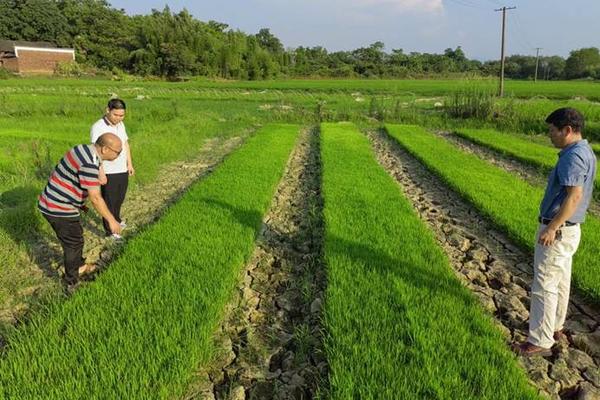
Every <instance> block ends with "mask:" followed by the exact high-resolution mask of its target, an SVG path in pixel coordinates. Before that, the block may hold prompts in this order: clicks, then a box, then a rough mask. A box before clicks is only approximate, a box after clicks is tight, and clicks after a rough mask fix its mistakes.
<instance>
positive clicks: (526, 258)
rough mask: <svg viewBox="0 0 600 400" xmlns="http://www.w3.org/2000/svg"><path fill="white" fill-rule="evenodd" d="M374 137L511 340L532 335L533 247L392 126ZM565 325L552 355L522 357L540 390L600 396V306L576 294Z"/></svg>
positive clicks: (380, 154) (561, 395)
mask: <svg viewBox="0 0 600 400" xmlns="http://www.w3.org/2000/svg"><path fill="white" fill-rule="evenodd" d="M369 137H370V139H371V141H372V143H373V147H374V149H375V154H376V156H377V159H378V161H379V162H380V164H381V165H382V166H383V167H384V168H385V169H386V170H387V171H388V173H389V174H390V175H391V176H392V177H393V178H394V179H395V180H396V181H397V182H398V184H399V185H400V187H401V188H402V190H403V193H404V195H405V196H406V197H407V198H408V199H409V200H410V201H411V203H412V204H413V207H414V208H415V211H416V212H417V213H418V214H419V216H420V217H421V219H422V220H423V221H424V222H425V223H427V224H428V225H429V227H430V228H431V229H432V231H433V232H434V234H435V237H436V239H437V241H438V243H439V244H440V246H441V247H442V248H443V249H444V251H445V252H446V254H447V255H448V258H449V260H450V262H451V265H452V267H453V268H454V271H455V273H456V276H457V277H458V278H459V279H460V280H461V281H462V282H463V284H464V285H465V286H467V287H468V288H469V289H471V291H472V292H473V294H474V295H475V296H476V297H477V298H478V299H479V300H480V302H481V305H482V307H483V308H484V309H485V310H486V311H487V312H489V313H490V314H492V315H493V316H494V318H495V321H496V322H497V327H498V329H499V330H500V331H501V332H502V333H503V335H504V336H505V338H506V341H507V344H509V343H511V342H513V341H519V342H520V341H523V340H525V339H526V337H527V321H528V318H529V302H530V289H531V288H530V284H531V282H532V279H533V265H532V264H533V255H532V254H528V253H526V252H524V251H522V250H521V249H520V248H518V247H517V246H515V245H514V244H513V243H511V241H510V240H509V239H508V238H507V237H506V235H504V234H503V233H501V232H499V231H498V230H497V229H496V228H495V227H494V225H493V223H492V222H491V221H488V220H487V219H486V218H484V217H483V216H482V215H481V214H480V213H479V212H477V210H475V209H474V208H473V207H472V206H470V205H469V204H468V203H467V202H466V201H465V200H463V199H462V198H461V197H460V196H459V195H458V194H457V193H455V192H453V191H452V190H451V189H450V188H449V187H448V186H447V185H445V184H444V183H443V182H442V181H441V179H439V178H438V177H436V176H435V175H434V174H432V173H430V172H429V171H428V170H427V169H426V168H425V167H424V166H423V165H422V164H421V163H419V161H418V160H416V159H415V158H414V157H412V156H411V155H410V154H408V153H407V152H406V151H405V150H403V149H402V148H401V147H400V146H399V145H397V143H395V142H394V141H393V139H391V138H389V136H388V135H387V134H386V133H385V132H381V131H380V132H370V133H369ZM532 223H535V221H533V222H532ZM565 328H566V330H567V332H568V335H567V338H566V339H563V340H561V341H560V342H559V343H558V344H557V345H556V346H555V347H554V348H553V354H552V356H551V357H546V358H542V357H534V358H532V359H521V362H522V365H523V367H524V368H525V369H526V370H527V372H528V374H529V378H530V380H531V381H532V383H533V384H534V385H535V386H536V387H537V388H538V389H539V391H540V393H541V394H543V395H546V396H548V397H550V398H552V399H600V379H599V378H600V376H599V375H600V309H599V308H598V307H596V306H593V305H590V304H589V303H587V302H585V301H584V300H583V299H582V298H581V297H579V296H577V294H572V295H571V302H570V306H569V313H568V316H567V321H566V324H565Z"/></svg>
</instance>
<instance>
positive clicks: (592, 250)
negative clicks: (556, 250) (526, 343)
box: [387, 125, 600, 303]
mask: <svg viewBox="0 0 600 400" xmlns="http://www.w3.org/2000/svg"><path fill="white" fill-rule="evenodd" d="M387 128H388V131H389V133H390V135H391V136H392V137H394V138H395V139H396V140H397V141H398V142H399V143H400V144H401V145H402V146H403V147H405V148H406V149H407V150H408V151H409V152H410V153H411V154H412V155H413V156H415V157H416V158H417V159H419V160H420V161H421V162H423V164H425V165H426V166H427V167H428V168H429V169H431V170H432V171H433V172H435V173H436V174H437V175H439V176H440V178H442V179H443V180H444V181H445V182H446V183H447V184H448V185H450V186H451V187H452V188H453V189H454V190H456V191H457V192H458V193H459V194H460V195H462V196H463V197H464V198H465V199H466V200H467V201H469V202H471V203H472V204H473V205H474V206H475V207H476V208H478V209H479V210H480V211H481V212H482V213H483V214H484V215H486V216H487V217H489V218H490V219H491V220H492V221H493V222H494V223H495V224H496V225H497V226H498V227H499V228H500V229H502V230H504V231H505V232H506V233H507V234H508V236H509V237H511V238H512V239H513V240H515V242H516V243H519V244H520V245H521V246H522V247H523V248H526V249H528V250H529V251H533V245H534V243H533V238H534V237H535V233H536V230H537V227H538V223H537V217H538V214H539V204H540V202H541V200H542V197H543V195H544V189H543V188H540V187H535V186H532V185H530V184H528V183H526V182H525V181H523V180H522V179H520V178H518V177H517V176H515V175H514V174H511V173H509V172H507V171H504V170H501V169H499V168H496V167H494V166H492V165H491V164H489V163H487V162H486V161H484V160H482V159H480V158H478V157H477V156H475V155H473V154H467V153H464V152H462V151H460V150H459V149H458V148H456V147H454V146H453V145H451V144H450V143H448V142H446V141H445V140H444V139H442V138H440V137H436V136H435V135H433V134H431V133H428V132H426V131H425V130H424V129H423V128H421V127H418V126H406V125H387ZM554 159H555V160H556V158H554ZM582 231H583V234H582V240H581V245H580V247H579V250H578V251H577V254H576V255H575V260H574V264H573V265H574V266H573V280H574V282H575V285H576V286H577V287H578V289H580V291H581V293H583V294H585V295H587V296H588V297H589V298H590V299H592V300H593V301H594V302H596V303H600V275H598V268H600V261H599V260H598V256H597V255H598V252H599V251H600V220H599V219H598V218H596V217H593V216H588V217H587V218H586V222H585V223H584V224H583V225H582Z"/></svg>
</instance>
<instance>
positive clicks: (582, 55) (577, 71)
mask: <svg viewBox="0 0 600 400" xmlns="http://www.w3.org/2000/svg"><path fill="white" fill-rule="evenodd" d="M565 75H566V78H568V79H576V78H588V77H589V78H600V50H598V48H596V47H589V48H585V49H579V50H573V51H572V52H571V54H570V55H569V58H567V62H566V65H565Z"/></svg>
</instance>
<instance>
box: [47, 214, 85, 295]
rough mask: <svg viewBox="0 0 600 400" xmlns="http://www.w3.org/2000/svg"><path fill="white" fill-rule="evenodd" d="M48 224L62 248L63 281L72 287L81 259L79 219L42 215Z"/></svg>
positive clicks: (83, 261)
mask: <svg viewBox="0 0 600 400" xmlns="http://www.w3.org/2000/svg"><path fill="white" fill-rule="evenodd" d="M42 215H43V216H44V218H46V220H47V221H48V222H49V223H50V226H51V227H52V229H54V232H56V236H57V237H58V240H59V241H60V244H61V245H62V248H63V253H64V257H65V260H64V262H65V281H66V282H67V284H69V285H72V284H74V283H77V281H78V280H79V267H81V266H82V265H84V264H85V259H84V258H83V228H82V226H81V222H80V220H79V217H53V216H51V215H46V214H42Z"/></svg>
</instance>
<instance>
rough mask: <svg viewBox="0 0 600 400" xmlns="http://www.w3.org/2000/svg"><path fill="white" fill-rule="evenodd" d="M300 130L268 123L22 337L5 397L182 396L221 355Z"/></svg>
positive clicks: (15, 344)
mask: <svg viewBox="0 0 600 400" xmlns="http://www.w3.org/2000/svg"><path fill="white" fill-rule="evenodd" d="M298 130H299V127H298V126H294V125H273V126H268V127H265V128H264V129H263V130H262V131H261V132H260V133H258V134H257V135H256V136H255V137H252V138H251V139H249V140H248V142H247V143H246V145H245V146H244V147H243V148H242V149H240V150H238V151H237V152H236V153H235V154H233V155H231V156H230V157H228V158H227V159H226V160H225V161H224V162H223V164H222V165H221V166H220V167H219V168H218V169H217V170H215V172H213V173H212V174H211V175H210V176H208V177H207V178H206V179H204V180H202V181H201V182H199V183H197V184H196V185H194V186H193V187H192V188H190V190H189V191H188V192H187V194H186V195H185V196H184V197H183V198H182V199H181V200H180V201H179V202H178V203H177V204H176V205H174V206H172V207H171V208H170V209H169V211H168V212H167V213H166V214H165V215H164V216H163V217H162V218H161V220H160V222H158V223H157V224H155V225H153V226H152V227H150V228H149V229H147V230H145V231H144V232H143V233H141V234H140V235H138V236H136V237H135V238H134V239H132V240H131V241H129V242H128V243H127V245H126V247H125V249H124V251H123V253H122V254H121V255H120V257H119V259H118V260H117V261H116V262H115V263H113V264H112V265H111V267H110V269H109V270H107V271H106V272H105V273H103V274H102V275H101V276H100V277H99V278H98V279H97V280H96V281H95V282H93V283H91V284H89V285H87V286H86V287H83V288H82V289H80V290H79V291H78V292H77V293H76V294H75V295H74V296H73V297H72V298H70V299H69V301H63V302H57V303H54V304H52V305H51V306H50V307H49V308H48V310H47V312H45V313H44V315H38V316H37V317H36V318H34V320H33V321H32V322H31V323H30V324H28V325H27V326H24V327H23V328H22V329H20V330H18V331H17V332H16V333H14V335H13V336H12V337H11V338H10V351H8V352H7V354H6V356H5V357H3V358H2V360H0V368H1V369H2V374H1V375H0V397H1V398H21V399H25V398H43V399H65V398H70V399H74V398H89V399H94V398H120V399H153V398H154V399H158V398H179V397H180V396H181V395H182V394H183V392H184V391H185V389H186V385H187V384H188V382H189V380H190V379H191V378H192V376H193V374H194V371H195V370H196V368H197V367H198V365H199V364H201V363H206V362H208V361H210V359H211V350H212V345H213V341H212V334H213V331H214V329H215V328H216V326H217V324H218V323H219V320H220V319H221V317H222V314H223V309H224V306H225V304H226V303H227V302H228V300H229V298H230V296H231V293H232V290H233V289H234V287H235V285H236V283H237V281H238V277H239V271H240V268H241V267H242V266H243V264H244V262H245V261H247V260H248V259H249V257H250V255H251V253H252V249H253V248H254V240H255V238H256V236H257V234H258V232H259V230H260V227H261V225H262V218H263V214H264V213H265V212H266V210H267V208H268V207H269V204H270V203H271V198H272V196H273V194H274V192H275V188H276V186H277V184H278V181H279V179H280V178H281V176H282V173H283V170H284V167H285V165H286V162H287V160H288V157H289V155H290V152H291V149H292V147H293V145H294V143H295V141H296V137H297V132H298ZM265 151H267V152H268V157H264V154H265ZM65 371H68V372H65Z"/></svg>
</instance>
